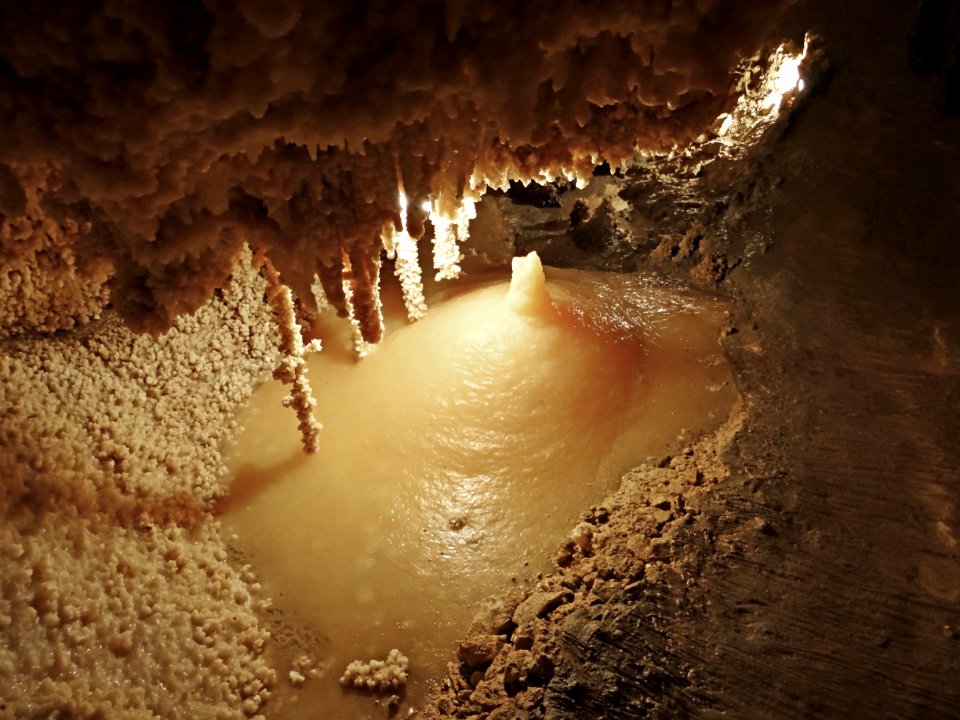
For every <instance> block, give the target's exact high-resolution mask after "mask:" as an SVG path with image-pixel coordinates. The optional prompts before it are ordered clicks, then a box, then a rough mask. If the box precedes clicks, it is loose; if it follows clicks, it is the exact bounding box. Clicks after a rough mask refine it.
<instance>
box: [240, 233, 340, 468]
mask: <svg viewBox="0 0 960 720" xmlns="http://www.w3.org/2000/svg"><path fill="white" fill-rule="evenodd" d="M253 263H254V266H259V267H261V268H262V271H263V275H264V278H265V279H266V281H267V301H268V302H269V303H270V307H271V309H272V310H273V314H274V317H275V318H276V320H277V327H278V329H279V331H280V344H279V349H280V362H279V364H278V365H277V368H276V370H274V372H273V376H274V378H276V379H277V380H279V381H280V382H282V383H284V384H286V385H291V386H292V387H291V389H290V394H289V395H288V396H287V397H285V398H284V399H283V404H284V406H286V407H293V409H294V410H295V411H296V413H297V420H298V424H297V426H298V428H299V430H300V437H301V439H302V440H303V449H304V451H305V452H308V453H313V452H316V451H317V448H318V447H319V440H320V430H321V428H322V427H323V426H322V425H321V424H320V423H319V422H318V421H317V418H316V417H315V416H314V409H315V408H316V406H317V401H316V400H315V399H314V397H313V392H312V390H311V389H310V381H309V379H308V378H307V363H306V360H305V359H304V356H305V355H306V354H307V353H308V352H314V351H317V350H319V349H320V342H319V340H314V341H312V342H311V343H309V344H308V345H306V346H304V344H303V338H302V337H301V335H300V326H299V325H298V324H297V318H296V314H295V311H294V307H293V295H292V293H291V292H290V288H288V287H287V286H286V285H284V284H283V283H282V282H280V274H279V273H278V272H277V271H276V268H274V267H273V263H272V262H270V259H269V258H267V257H266V255H265V254H264V253H263V252H262V251H258V252H257V253H256V254H255V255H254V258H253Z"/></svg>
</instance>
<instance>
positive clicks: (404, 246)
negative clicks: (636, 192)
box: [266, 146, 636, 357]
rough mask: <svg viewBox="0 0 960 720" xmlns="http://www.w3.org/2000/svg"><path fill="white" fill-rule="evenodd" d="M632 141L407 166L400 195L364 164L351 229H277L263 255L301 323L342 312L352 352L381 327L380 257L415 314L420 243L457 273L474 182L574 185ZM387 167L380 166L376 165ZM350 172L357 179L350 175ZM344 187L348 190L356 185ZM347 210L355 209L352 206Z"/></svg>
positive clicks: (437, 273)
mask: <svg viewBox="0 0 960 720" xmlns="http://www.w3.org/2000/svg"><path fill="white" fill-rule="evenodd" d="M635 149H636V148H635V147H633V146H628V147H624V148H620V152H619V153H617V152H614V153H611V154H609V155H606V154H605V155H604V157H602V158H601V157H600V155H599V154H597V153H595V152H594V153H586V154H583V155H581V156H572V155H570V154H568V153H562V154H555V155H553V156H552V157H551V156H550V155H546V154H534V153H527V154H525V155H524V156H523V157H522V158H521V157H518V155H517V154H514V153H494V154H492V155H491V156H489V157H486V158H481V159H480V161H478V162H476V163H469V164H463V163H460V164H457V165H455V166H453V167H450V166H445V165H443V164H438V166H437V168H436V169H435V171H434V172H431V173H429V174H422V175H420V176H417V175H415V174H414V175H412V182H410V183H409V184H410V185H412V186H413V188H414V189H413V191H412V193H411V194H410V195H409V196H408V191H407V190H406V189H405V184H404V182H403V181H402V180H401V181H400V182H399V183H397V185H395V186H390V185H389V184H387V183H386V182H384V181H383V179H382V178H377V179H374V178H373V177H372V173H368V174H366V175H365V176H364V178H363V183H364V188H365V192H366V193H367V194H366V196H365V197H364V198H363V200H364V202H363V205H362V206H361V210H362V212H363V213H364V218H363V222H358V223H357V224H356V226H355V227H354V228H353V232H352V233H349V234H348V233H347V232H345V230H344V227H347V228H350V225H349V223H346V225H344V224H341V225H340V226H339V227H338V228H337V232H334V233H320V235H321V237H317V236H316V233H314V234H313V237H314V238H315V239H314V240H313V242H312V243H305V242H304V241H303V239H302V238H303V236H301V238H300V239H299V240H293V241H291V240H290V237H291V236H290V235H287V236H286V238H284V240H283V241H281V242H278V243H276V244H273V245H271V244H270V243H269V242H268V243H267V247H268V249H267V251H266V252H267V253H268V254H272V255H273V257H274V260H275V262H276V264H277V266H278V268H279V269H280V271H281V275H282V277H283V279H284V282H286V283H287V284H288V285H289V286H290V288H291V289H292V291H293V294H294V296H295V297H296V298H297V300H298V304H297V307H298V310H299V315H300V318H301V324H303V325H304V326H305V327H306V328H308V332H309V327H310V325H311V324H312V323H313V322H314V321H315V319H316V317H317V313H318V312H319V311H320V308H321V306H329V307H332V308H333V309H334V310H335V311H336V313H337V315H338V316H340V317H343V318H347V319H349V321H350V323H351V325H352V329H353V332H352V335H353V339H354V345H355V349H356V352H357V355H358V356H359V357H362V356H364V355H365V354H366V352H367V351H368V349H369V346H370V345H371V344H375V343H377V342H379V340H380V338H381V336H382V333H383V318H382V310H381V303H380V294H379V283H380V269H381V265H382V262H383V260H384V259H386V260H387V261H389V262H392V264H393V269H394V273H395V274H396V276H397V278H398V280H399V282H400V286H401V288H402V292H403V300H404V304H405V307H406V312H407V317H408V318H409V320H410V321H411V322H413V321H416V320H418V319H420V318H421V317H423V315H424V313H425V312H426V310H427V303H426V299H425V295H424V286H423V269H422V267H421V258H420V254H421V244H422V243H426V242H427V241H429V243H430V244H431V245H432V265H433V271H434V278H435V280H438V281H440V280H450V279H454V278H457V277H458V276H459V275H460V263H461V261H462V260H463V254H462V252H461V246H462V245H463V243H464V242H466V241H467V240H468V238H469V232H470V221H471V220H473V218H475V217H476V204H477V202H478V201H479V200H480V198H481V197H482V195H483V192H484V191H486V190H487V189H491V188H494V189H506V188H507V187H509V183H510V181H511V180H518V179H519V180H520V181H521V182H525V183H526V182H539V183H549V182H553V181H555V180H557V179H563V180H566V181H567V182H570V183H574V184H576V185H577V187H581V188H582V187H584V186H585V184H586V182H587V177H589V175H590V174H591V173H592V171H593V168H594V167H595V166H596V164H597V163H598V162H600V161H601V160H604V161H610V162H612V164H613V165H615V166H616V165H625V163H626V160H627V156H628V154H632V153H633V152H634V151H635ZM481 161H485V163H486V164H481ZM388 173H389V171H388V170H384V171H383V174H384V175H386V174H388ZM394 177H396V175H394ZM410 177H411V175H408V178H410ZM350 180H351V181H352V182H353V183H354V184H353V187H357V185H356V182H357V181H356V180H355V179H353V178H350ZM344 186H348V183H344ZM386 188H389V189H386ZM385 189H386V194H387V197H388V199H387V200H386V201H385V200H384V197H383V195H384V190H385ZM352 195H353V199H354V200H355V199H356V198H355V195H356V193H353V194H352ZM411 198H413V199H411ZM352 212H353V213H354V217H357V213H358V210H357V208H356V207H354V208H353V209H352ZM330 214H331V213H326V215H327V216H329V215H330ZM358 219H359V218H358ZM341 220H342V219H341ZM377 221H379V222H380V226H379V228H378V229H377V230H376V231H375V232H373V233H372V235H373V237H372V239H370V240H367V239H366V238H367V237H369V235H370V227H371V225H375V224H376V223H377ZM330 235H333V236H335V237H338V238H339V241H338V242H337V243H335V247H333V249H332V250H331V247H332V245H331V243H330V242H329V241H326V239H327V237H329V236H330ZM294 237H296V236H294Z"/></svg>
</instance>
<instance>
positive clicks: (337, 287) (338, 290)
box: [317, 258, 349, 318]
mask: <svg viewBox="0 0 960 720" xmlns="http://www.w3.org/2000/svg"><path fill="white" fill-rule="evenodd" d="M317 279H318V280H319V281H320V286H321V287H322V288H323V294H324V295H325V296H326V298H327V302H328V303H330V306H331V307H332V308H333V309H334V310H336V311H337V317H342V318H345V317H347V316H348V315H349V313H348V311H347V301H346V298H345V297H344V291H343V265H341V264H340V260H339V258H338V259H337V261H336V262H335V264H333V265H329V266H328V265H324V264H323V263H317Z"/></svg>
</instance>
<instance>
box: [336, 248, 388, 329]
mask: <svg viewBox="0 0 960 720" xmlns="http://www.w3.org/2000/svg"><path fill="white" fill-rule="evenodd" d="M379 247H380V246H379V245H377V246H376V248H377V249H376V250H374V251H371V250H369V249H368V248H358V247H356V246H354V247H352V248H351V249H350V252H349V262H350V301H351V304H352V306H353V314H354V317H356V319H357V324H358V326H359V328H360V336H361V337H362V338H363V340H364V342H368V343H371V344H373V343H378V342H380V338H381V337H383V312H382V309H381V307H380V252H379ZM344 268H346V263H344Z"/></svg>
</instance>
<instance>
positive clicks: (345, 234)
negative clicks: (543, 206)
mask: <svg viewBox="0 0 960 720" xmlns="http://www.w3.org/2000/svg"><path fill="white" fill-rule="evenodd" d="M781 4H782V3H780V2H774V3H763V2H749V3H744V2H735V1H734V0H710V1H707V2H694V1H693V0H687V1H686V2H673V3H666V4H665V3H661V2H654V1H647V2H641V3H621V2H612V1H608V2H600V3H587V4H584V3H580V2H574V1H573V0H562V1H561V2H559V3H557V2H551V3H541V2H536V3H526V4H524V5H523V6H522V7H520V8H517V7H514V6H508V5H503V4H502V3H495V2H471V3H464V2H447V3H444V4H442V5H440V6H438V5H437V4H435V3H425V2H414V3H372V4H370V3H368V4H364V5H362V6H357V5H355V4H335V3H302V2H300V1H299V0H284V1H283V2H280V3H269V4H266V3H258V2H252V1H245V2H240V3H219V2H213V3H188V2H173V3H162V4H159V5H157V4H151V5H140V4H128V3H119V2H113V1H108V2H104V3H103V4H102V5H95V4H81V5H77V4H66V5H65V4H63V3H49V2H38V3H20V4H16V5H13V6H11V7H10V8H8V9H7V10H6V11H5V13H4V18H3V21H2V22H0V48H2V50H0V64H2V66H3V67H4V73H3V75H2V80H0V213H2V216H3V225H2V227H0V251H2V252H0V275H6V276H8V279H6V280H5V281H4V288H5V290H6V293H5V295H4V298H3V299H4V301H5V303H6V302H8V300H7V298H14V301H16V302H19V303H20V304H21V305H22V306H23V307H24V311H21V312H19V313H18V315H17V317H9V318H6V321H7V322H8V323H13V325H15V326H16V327H17V328H18V329H19V330H21V331H22V330H27V331H31V330H46V329H49V328H50V327H54V326H55V327H68V326H70V325H71V324H72V323H73V322H75V321H76V320H77V319H84V318H87V317H90V316H92V315H94V314H95V313H96V311H97V309H98V305H99V304H100V303H101V302H102V300H103V295H102V290H101V287H102V284H103V281H104V279H105V277H106V275H107V274H108V273H112V278H111V281H110V287H111V290H112V302H113V305H114V307H116V308H117V309H118V310H119V311H120V313H121V314H122V315H123V317H124V319H125V320H126V321H127V322H128V323H129V324H130V325H131V326H132V327H134V328H136V329H140V330H151V331H160V330H163V329H165V328H167V327H169V326H170V325H171V324H172V322H173V320H174V319H175V318H176V317H177V316H179V315H181V314H183V313H187V312H192V311H193V310H195V309H196V308H198V307H200V305H202V304H203V303H204V302H205V301H206V300H207V299H209V298H210V297H211V294H212V293H213V291H214V289H215V288H218V287H222V286H223V284H224V283H225V281H226V279H227V277H228V276H229V274H230V272H231V269H232V267H233V263H234V261H235V259H236V257H237V254H238V253H239V252H240V248H241V247H242V244H243V242H244V241H245V240H246V241H248V242H250V243H251V244H252V245H254V246H255V247H256V248H263V249H265V250H266V252H267V254H268V256H269V257H270V259H271V261H272V262H273V264H274V266H275V267H276V269H277V270H278V271H279V273H280V276H281V278H282V280H283V282H284V283H285V284H287V285H289V286H290V287H291V289H292V290H293V293H294V295H295V297H296V298H297V299H298V300H299V301H300V303H301V305H302V306H304V307H305V308H306V310H307V311H308V312H309V310H310V309H311V307H312V306H313V304H314V301H313V300H312V299H311V292H310V288H311V285H312V283H313V278H314V276H315V274H317V273H319V275H320V277H321V279H323V280H324V282H323V287H324V288H325V290H326V291H327V295H328V298H329V300H330V302H331V303H332V304H333V305H334V306H336V307H343V302H342V299H341V291H340V290H337V285H338V284H339V283H338V282H337V280H338V278H339V277H340V275H341V274H342V273H343V268H344V264H343V261H344V257H345V256H346V257H349V258H351V260H350V265H351V267H352V268H353V269H354V270H356V268H357V265H358V262H357V260H356V258H358V257H360V256H364V257H367V258H376V257H377V256H378V255H379V251H380V248H381V246H382V244H383V242H384V241H385V240H386V241H387V242H389V239H388V238H390V237H391V236H392V235H393V234H394V233H396V232H397V231H400V230H401V229H404V230H405V231H406V232H409V234H410V236H411V237H412V238H415V239H418V238H421V237H422V236H423V235H424V233H425V232H426V233H431V232H432V233H433V237H434V240H435V242H436V253H435V257H434V264H435V268H436V270H437V274H438V276H441V277H444V276H449V275H452V274H455V272H456V266H457V262H458V259H459V252H458V250H457V247H456V243H457V241H458V240H459V241H462V240H463V238H464V236H465V232H466V227H465V225H466V222H467V220H468V219H469V217H470V214H471V210H472V206H473V202H474V201H475V200H476V199H477V198H478V197H479V195H480V194H482V193H483V192H484V190H485V189H486V188H487V187H488V186H490V187H502V186H504V185H505V184H506V183H507V181H508V180H509V179H516V180H522V181H528V180H532V179H536V180H541V181H543V180H551V179H553V178H557V177H568V178H571V179H574V178H578V177H586V176H589V174H590V172H591V171H592V169H593V167H594V165H595V164H596V163H597V162H599V161H600V160H608V161H610V162H611V163H613V164H616V163H620V162H622V161H624V160H625V159H626V158H628V157H629V156H630V155H631V154H632V153H633V152H634V151H635V150H636V149H637V148H663V147H670V146H672V145H674V144H676V143H683V142H686V141H688V140H690V139H692V138H693V137H696V136H697V134H698V133H700V132H701V131H702V130H703V129H704V128H705V127H706V126H707V125H708V124H709V123H710V122H711V121H712V120H713V119H714V118H715V117H716V116H717V115H718V114H719V113H720V111H721V110H723V109H725V108H727V107H728V106H729V105H730V103H731V102H732V100H731V97H730V90H731V87H732V82H731V75H730V73H731V71H732V70H733V68H734V66H735V64H736V62H737V60H738V57H739V56H740V55H742V54H743V53H744V52H746V53H747V54H749V53H750V52H752V51H753V50H754V49H755V47H756V45H757V43H758V38H760V37H761V36H762V34H763V33H764V31H765V29H766V28H767V26H768V24H769V23H770V21H771V19H772V18H773V17H775V16H776V15H777V14H778V13H779V10H780V6H781ZM38 173H39V177H38ZM401 193H403V194H405V196H406V197H408V198H409V199H410V202H409V205H408V206H407V208H406V211H405V217H403V216H402V215H401V200H400V196H401ZM34 196H36V197H37V200H36V202H33V201H31V200H30V199H29V198H32V197H34ZM25 197H26V198H27V201H26V202H25V201H24V198H25ZM428 218H429V219H430V220H431V223H430V224H429V225H425V221H426V220H427V219H428ZM39 226H43V227H44V228H49V229H47V230H46V231H45V234H44V233H43V232H40V231H39V230H37V228H38V227H39ZM23 228H27V229H26V230H24V229H23ZM24 237H26V238H33V241H32V246H33V249H32V250H30V251H29V252H30V253H32V254H33V255H32V259H29V258H28V259H27V260H26V261H24V260H23V259H17V260H15V261H14V260H12V259H11V256H14V255H15V256H18V257H19V256H22V255H23V253H22V252H20V251H19V250H18V249H17V244H18V243H21V242H22V239H23V238H24ZM405 248H406V249H407V250H409V244H407V245H406V246H405ZM68 249H69V250H68ZM81 258H82V262H81V260H80V259H81ZM55 260H56V261H55ZM58 263H59V264H58ZM400 264H401V265H402V264H403V263H402V262H401V263H400ZM38 269H39V270H43V271H44V272H48V273H51V274H52V279H49V280H46V279H45V280H42V281H41V280H37V279H34V276H35V275H36V274H37V272H38ZM368 270H369V268H364V272H362V273H356V272H354V274H353V276H352V277H353V280H351V282H352V283H353V284H354V285H355V288H354V290H355V295H356V297H355V298H354V300H353V303H354V309H355V311H356V312H357V313H358V314H363V313H367V314H368V315H375V314H376V312H375V310H376V309H375V308H374V307H373V306H372V305H371V304H370V301H371V299H372V297H373V294H374V293H372V292H371V290H370V288H371V283H372V282H373V280H375V277H374V276H375V273H372V272H368ZM408 270H409V263H407V268H406V270H404V269H401V272H407V271H408ZM12 273H19V276H18V277H20V278H24V277H27V278H29V279H28V280H23V279H21V280H16V279H14V280H10V279H9V277H10V276H11V274H12ZM31 283H32V284H31ZM31 290H32V291H33V292H32V293H31V292H30V291H31ZM18 293H19V294H20V295H18ZM25 294H26V295H27V296H28V298H27V299H20V300H17V298H18V297H20V296H21V295H25ZM31 303H32V304H31ZM411 304H412V307H414V308H416V306H417V298H416V297H413V298H412V299H411ZM28 306H29V307H28ZM41 307H47V308H51V307H52V309H48V310H46V311H41V310H40V308H41ZM44 312H45V313H46V315H43V313H44ZM414 312H415V310H414ZM376 327H377V323H376V322H375V321H372V322H366V321H364V322H362V323H361V332H362V334H363V335H364V339H365V340H370V339H371V337H370V336H371V335H375V334H376Z"/></svg>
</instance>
